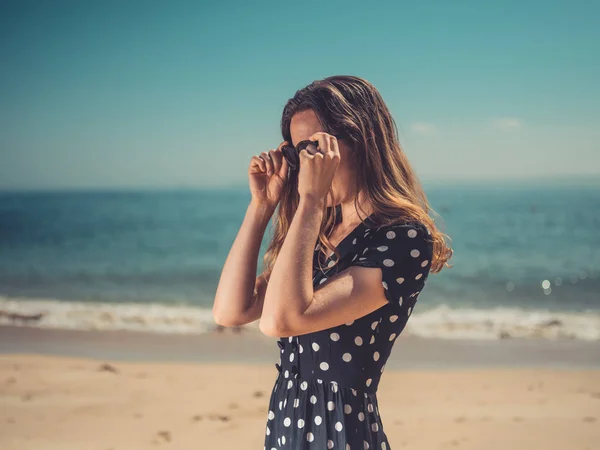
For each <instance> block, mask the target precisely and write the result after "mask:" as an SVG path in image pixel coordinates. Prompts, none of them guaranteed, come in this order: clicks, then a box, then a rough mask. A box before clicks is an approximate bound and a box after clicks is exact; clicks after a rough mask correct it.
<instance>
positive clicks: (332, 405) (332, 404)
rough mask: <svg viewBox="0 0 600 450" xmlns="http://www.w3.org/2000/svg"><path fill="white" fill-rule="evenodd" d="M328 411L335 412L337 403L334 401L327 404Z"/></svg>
mask: <svg viewBox="0 0 600 450" xmlns="http://www.w3.org/2000/svg"><path fill="white" fill-rule="evenodd" d="M327 409H328V410H329V411H333V410H334V409H335V403H333V402H332V401H328V402H327Z"/></svg>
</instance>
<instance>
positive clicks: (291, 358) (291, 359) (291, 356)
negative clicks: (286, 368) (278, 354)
mask: <svg viewBox="0 0 600 450" xmlns="http://www.w3.org/2000/svg"><path fill="white" fill-rule="evenodd" d="M293 360H294V354H293V353H290V362H292V361H293Z"/></svg>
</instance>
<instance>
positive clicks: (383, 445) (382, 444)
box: [381, 442, 387, 450]
mask: <svg viewBox="0 0 600 450" xmlns="http://www.w3.org/2000/svg"><path fill="white" fill-rule="evenodd" d="M381 450H387V445H385V442H382V443H381Z"/></svg>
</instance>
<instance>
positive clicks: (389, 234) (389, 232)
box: [385, 231, 396, 239]
mask: <svg viewBox="0 0 600 450" xmlns="http://www.w3.org/2000/svg"><path fill="white" fill-rule="evenodd" d="M385 237H387V238H388V239H394V238H395V237H396V233H394V232H393V231H388V232H387V233H385Z"/></svg>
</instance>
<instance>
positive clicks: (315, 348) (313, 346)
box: [312, 342, 321, 352]
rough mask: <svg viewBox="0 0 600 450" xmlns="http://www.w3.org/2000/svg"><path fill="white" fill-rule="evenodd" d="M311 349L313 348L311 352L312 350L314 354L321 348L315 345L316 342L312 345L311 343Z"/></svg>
mask: <svg viewBox="0 0 600 450" xmlns="http://www.w3.org/2000/svg"><path fill="white" fill-rule="evenodd" d="M312 348H313V350H314V351H315V352H318V351H319V348H321V347H319V344H317V343H316V342H313V343H312Z"/></svg>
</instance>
